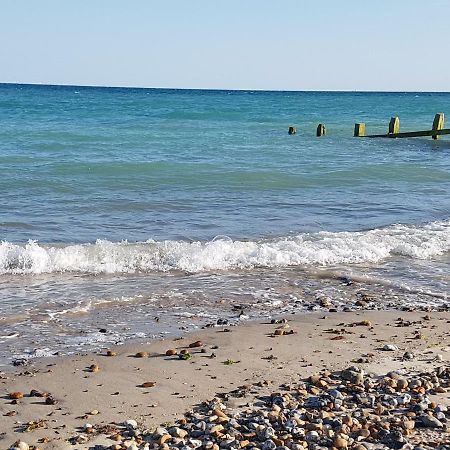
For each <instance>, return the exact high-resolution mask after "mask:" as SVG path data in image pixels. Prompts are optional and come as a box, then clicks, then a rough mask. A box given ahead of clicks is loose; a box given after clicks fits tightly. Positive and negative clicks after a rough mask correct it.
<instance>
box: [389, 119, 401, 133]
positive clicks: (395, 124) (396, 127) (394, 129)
mask: <svg viewBox="0 0 450 450" xmlns="http://www.w3.org/2000/svg"><path fill="white" fill-rule="evenodd" d="M388 133H389V134H394V133H400V119H399V118H398V117H391V121H390V122H389V131H388Z"/></svg>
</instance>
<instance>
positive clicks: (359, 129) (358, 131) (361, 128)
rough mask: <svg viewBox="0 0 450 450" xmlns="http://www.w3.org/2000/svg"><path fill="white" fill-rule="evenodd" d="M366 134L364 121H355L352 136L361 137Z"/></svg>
mask: <svg viewBox="0 0 450 450" xmlns="http://www.w3.org/2000/svg"><path fill="white" fill-rule="evenodd" d="M365 135H366V124H365V123H355V132H354V133H353V136H355V137H362V136H365Z"/></svg>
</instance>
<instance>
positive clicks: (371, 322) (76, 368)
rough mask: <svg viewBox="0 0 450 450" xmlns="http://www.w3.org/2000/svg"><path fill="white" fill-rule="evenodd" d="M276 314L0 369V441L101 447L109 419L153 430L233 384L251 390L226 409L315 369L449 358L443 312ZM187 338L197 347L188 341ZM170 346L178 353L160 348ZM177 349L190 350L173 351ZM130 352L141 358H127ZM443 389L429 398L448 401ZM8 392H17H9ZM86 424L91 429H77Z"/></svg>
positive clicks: (400, 366) (373, 370)
mask: <svg viewBox="0 0 450 450" xmlns="http://www.w3.org/2000/svg"><path fill="white" fill-rule="evenodd" d="M399 318H401V319H402V321H399V320H398V319H399ZM280 319H283V318H282V317H280ZM285 319H287V323H283V322H284V321H281V322H280V323H270V321H269V320H268V321H267V322H265V323H264V322H263V321H258V322H249V323H247V324H243V325H239V326H236V327H228V328H227V327H215V328H209V329H206V330H203V331H201V332H196V333H192V334H188V335H185V336H184V338H181V339H176V340H173V339H167V340H162V341H154V342H148V343H137V344H133V345H126V346H118V347H116V348H109V349H104V350H103V351H99V352H97V353H92V354H82V355H81V354H80V355H75V356H70V357H59V358H49V359H42V360H39V361H36V362H34V363H32V364H30V365H27V366H22V367H11V369H7V370H6V371H5V372H2V373H0V448H9V447H11V446H13V444H14V443H15V442H16V441H19V440H20V441H24V442H26V443H27V444H29V445H33V446H37V447H38V448H40V449H63V448H76V449H82V448H94V447H95V445H103V446H105V447H104V448H108V447H111V446H112V445H113V444H115V441H113V440H112V439H111V435H112V432H111V428H110V427H108V426H109V425H111V424H120V423H123V422H124V421H126V420H128V419H132V420H136V421H137V423H138V426H139V428H140V429H142V430H152V429H154V428H155V427H156V426H158V425H159V424H162V423H165V424H169V423H175V422H176V421H177V420H179V419H182V418H183V417H184V414H185V413H186V412H188V411H189V410H191V409H192V408H193V407H195V406H196V405H199V404H200V403H201V402H203V401H207V400H210V399H212V398H213V397H215V396H216V395H218V394H221V393H228V392H232V391H236V389H238V387H239V386H242V385H252V386H255V388H254V389H255V390H254V391H253V393H248V395H244V396H237V397H234V396H230V397H229V398H228V400H227V406H228V408H230V409H233V408H239V405H242V404H247V403H249V404H252V402H253V401H254V399H255V398H257V397H258V396H259V395H262V394H263V393H266V394H267V393H269V392H274V391H277V389H279V387H280V386H281V385H283V384H285V383H288V384H290V385H295V384H296V383H300V382H301V381H302V380H304V379H306V378H307V377H309V376H311V375H313V374H316V373H318V372H320V371H323V370H324V369H326V370H327V371H329V372H331V373H333V372H335V371H339V370H343V369H345V368H347V367H348V366H357V367H359V368H362V369H363V370H364V372H365V373H368V374H374V375H383V374H386V373H388V372H390V371H403V372H404V373H405V376H409V375H410V374H413V373H416V372H422V371H431V370H433V369H435V368H436V367H438V366H441V367H442V366H444V367H449V364H450V341H449V337H450V335H449V329H450V326H449V323H450V313H448V312H429V313H427V312H405V311H358V312H347V313H346V312H337V313H323V312H320V313H312V314H307V315H301V316H285ZM277 330H278V331H277ZM196 341H200V342H198V346H196V347H193V348H189V345H190V344H193V343H195V342H196ZM386 345H388V346H389V345H393V346H394V347H392V350H387V348H385V346H386ZM169 349H173V350H176V352H177V353H178V355H174V356H166V351H167V350H169ZM107 350H110V352H112V355H113V356H107ZM182 350H187V351H188V352H189V354H190V356H191V357H190V358H189V359H180V357H179V353H180V352H181V351H182ZM138 352H143V355H142V356H144V357H136V353H138ZM405 353H406V354H407V355H406V356H405ZM147 354H148V356H147ZM32 390H35V391H36V392H34V395H32V396H30V392H31V391H32ZM444 391H445V392H441V393H439V394H436V401H437V403H439V404H441V403H442V404H450V400H449V396H448V393H447V392H446V390H444ZM11 393H19V394H17V396H19V397H20V393H22V394H23V395H24V396H23V398H20V399H18V400H14V399H11V398H10V397H11V395H10V394H11ZM40 395H43V396H40ZM27 424H28V425H27ZM87 424H90V425H92V427H91V428H92V429H89V427H88V430H86V425H87ZM30 425H31V426H30ZM27 428H28V430H27ZM440 432H441V433H443V435H445V434H446V431H445V429H444V430H440ZM79 436H82V438H79ZM446 436H447V438H448V433H447V434H446ZM444 437H445V436H444ZM439 439H440V438H439ZM443 439H444V438H443ZM97 448H103V447H97ZM111 448H113V447H111ZM118 448H120V447H118ZM139 448H141V447H139Z"/></svg>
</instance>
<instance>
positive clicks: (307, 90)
mask: <svg viewBox="0 0 450 450" xmlns="http://www.w3.org/2000/svg"><path fill="white" fill-rule="evenodd" d="M0 85H16V86H42V87H45V86H47V87H73V88H98V89H143V90H144V89H154V90H158V89H159V90H173V91H222V92H226V91H228V92H229V91H232V92H336V93H380V94H395V93H397V94H401V93H405V94H409V93H411V94H414V93H422V94H450V91H417V90H371V89H363V90H360V89H355V90H350V89H298V90H297V89H294V90H293V89H262V88H256V89H249V88H233V89H227V88H198V87H197V88H192V87H162V86H156V87H150V86H128V85H127V86H126V85H122V86H120V85H119V86H117V85H116V86H108V85H102V84H69V83H67V84H66V83H61V84H58V83H16V82H9V81H6V82H0Z"/></svg>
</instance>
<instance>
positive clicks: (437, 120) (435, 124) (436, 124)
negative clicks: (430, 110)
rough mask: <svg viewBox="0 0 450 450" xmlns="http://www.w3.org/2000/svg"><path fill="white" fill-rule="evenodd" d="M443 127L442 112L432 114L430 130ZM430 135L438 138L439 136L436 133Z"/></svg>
mask: <svg viewBox="0 0 450 450" xmlns="http://www.w3.org/2000/svg"><path fill="white" fill-rule="evenodd" d="M443 129H444V113H437V114H436V115H435V116H434V120H433V128H432V130H433V131H435V130H443ZM431 137H432V138H433V139H439V136H438V135H437V134H432V135H431Z"/></svg>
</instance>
